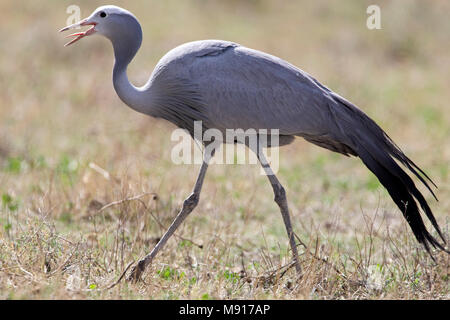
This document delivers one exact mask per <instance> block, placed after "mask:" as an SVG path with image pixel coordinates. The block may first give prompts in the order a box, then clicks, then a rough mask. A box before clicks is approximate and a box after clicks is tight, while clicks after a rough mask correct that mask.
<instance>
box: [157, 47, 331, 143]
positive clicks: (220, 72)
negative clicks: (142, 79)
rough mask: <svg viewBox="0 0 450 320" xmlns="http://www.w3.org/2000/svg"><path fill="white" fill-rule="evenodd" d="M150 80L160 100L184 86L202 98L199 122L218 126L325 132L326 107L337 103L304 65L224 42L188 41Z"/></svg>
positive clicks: (287, 132)
mask: <svg viewBox="0 0 450 320" xmlns="http://www.w3.org/2000/svg"><path fill="white" fill-rule="evenodd" d="M150 82H153V84H154V86H155V87H158V88H159V90H158V91H159V92H160V93H159V94H161V95H164V96H165V97H164V99H163V98H161V101H162V100H166V101H167V100H168V99H167V98H168V97H167V95H166V94H167V93H169V94H172V95H174V94H176V92H174V90H173V88H172V86H173V87H177V88H178V90H181V88H184V89H183V90H184V93H186V88H188V89H187V91H189V92H190V94H189V95H188V96H189V97H191V98H193V99H194V100H196V101H198V106H197V107H196V108H197V109H198V111H199V112H200V113H201V114H202V118H201V119H198V120H203V121H205V122H207V124H205V125H207V126H208V127H214V128H217V129H220V130H224V129H237V128H241V129H244V130H246V129H249V128H253V129H279V130H280V133H281V134H285V135H302V134H307V135H323V134H326V133H327V132H326V130H329V129H330V124H328V123H325V122H328V121H329V120H328V119H329V110H328V107H327V106H328V104H329V103H335V101H334V99H333V97H332V95H331V94H330V93H331V91H329V90H328V89H327V88H326V87H324V86H322V85H321V84H320V83H318V82H317V81H316V80H315V79H314V78H312V77H311V76H310V75H309V74H307V73H306V72H304V71H302V70H301V69H299V68H297V67H295V66H293V65H291V64H290V63H288V62H286V61H284V60H282V59H280V58H277V57H275V56H272V55H269V54H266V53H263V52H260V51H257V50H253V49H249V48H246V47H243V46H240V45H238V44H236V43H233V42H227V41H220V40H204V41H196V42H190V43H186V44H183V45H181V46H179V47H177V48H175V49H173V50H171V51H169V52H168V53H167V54H166V55H165V56H164V57H163V58H162V59H161V60H160V62H159V63H158V65H157V66H156V68H155V71H154V72H153V74H152V77H151V80H150ZM169 87H170V88H169ZM179 96H181V95H179ZM183 97H186V94H183ZM189 104H192V103H189ZM162 107H163V108H164V106H162ZM189 109H190V108H185V109H184V111H188V112H190V110H189ZM179 112H183V110H182V109H180V110H179ZM325 128H327V129H326V130H325Z"/></svg>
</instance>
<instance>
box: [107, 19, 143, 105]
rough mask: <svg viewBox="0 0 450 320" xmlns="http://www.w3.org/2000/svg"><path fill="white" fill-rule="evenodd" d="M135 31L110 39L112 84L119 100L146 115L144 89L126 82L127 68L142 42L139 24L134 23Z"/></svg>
mask: <svg viewBox="0 0 450 320" xmlns="http://www.w3.org/2000/svg"><path fill="white" fill-rule="evenodd" d="M135 29H136V30H134V31H133V32H129V33H125V32H123V33H122V34H120V36H119V37H117V38H112V39H111V42H112V45H113V48H114V57H115V63H114V69H113V84H114V89H115V90H116V92H117V95H118V96H119V98H120V99H121V100H122V101H123V102H124V103H125V104H127V105H128V106H129V107H130V108H132V109H134V110H136V111H138V112H142V113H148V109H149V107H150V106H149V104H150V101H149V100H148V97H146V96H147V94H146V92H147V91H148V90H146V88H145V87H136V86H134V85H133V84H132V83H130V81H129V80H128V76H127V68H128V65H129V63H130V62H131V61H132V60H133V58H134V56H135V55H136V53H137V51H138V50H139V47H140V45H141V41H142V32H141V29H140V26H139V24H137V23H136V28H135Z"/></svg>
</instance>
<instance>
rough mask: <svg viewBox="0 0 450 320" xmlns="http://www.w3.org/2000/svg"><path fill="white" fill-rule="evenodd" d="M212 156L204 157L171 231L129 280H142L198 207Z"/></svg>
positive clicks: (143, 259)
mask: <svg viewBox="0 0 450 320" xmlns="http://www.w3.org/2000/svg"><path fill="white" fill-rule="evenodd" d="M212 154H213V153H212ZM212 154H207V153H206V152H205V155H204V157H203V163H202V165H201V167H200V172H199V174H198V177H197V181H196V183H195V186H194V190H193V191H192V193H191V195H190V196H189V197H187V198H186V200H184V202H183V206H182V208H181V210H180V212H179V213H178V215H177V216H176V217H175V220H174V221H173V222H172V224H171V225H170V227H169V229H168V230H167V231H166V233H165V234H164V235H163V236H162V238H161V239H160V240H159V242H158V243H157V245H156V246H155V247H154V248H153V250H152V251H151V252H150V253H149V254H147V255H146V256H145V257H144V258H142V259H141V260H139V262H138V263H137V265H135V266H134V267H133V269H132V270H131V273H130V275H129V276H128V278H127V280H129V281H138V280H139V279H140V277H141V275H142V273H143V272H144V270H145V268H146V267H147V266H148V265H149V264H150V263H151V262H152V261H153V259H154V258H155V256H156V255H157V253H158V252H159V250H161V249H162V248H163V247H164V245H165V244H166V242H167V240H169V238H170V237H171V236H172V235H173V233H174V232H175V230H176V229H177V228H178V226H179V225H180V224H181V223H182V222H183V221H184V219H186V217H187V216H188V215H189V214H190V213H191V212H192V210H194V208H195V207H196V206H197V204H198V200H199V198H200V191H201V189H202V185H203V180H204V178H205V174H206V169H208V164H209V161H210V159H211V157H212Z"/></svg>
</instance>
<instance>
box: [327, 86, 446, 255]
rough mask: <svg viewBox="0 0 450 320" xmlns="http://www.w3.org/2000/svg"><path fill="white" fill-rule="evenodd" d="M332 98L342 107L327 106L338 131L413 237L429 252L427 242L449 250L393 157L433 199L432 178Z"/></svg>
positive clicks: (368, 121) (341, 100)
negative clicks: (430, 228)
mask: <svg viewBox="0 0 450 320" xmlns="http://www.w3.org/2000/svg"><path fill="white" fill-rule="evenodd" d="M334 98H335V99H336V100H337V101H338V102H339V103H338V104H339V109H341V108H342V107H343V108H344V109H345V111H344V112H334V110H333V108H330V111H331V113H332V114H333V116H334V117H338V115H339V118H340V119H339V121H336V123H337V125H338V127H339V129H340V130H339V131H341V132H342V133H343V134H344V135H345V139H346V140H347V141H348V142H349V144H351V148H352V149H353V151H354V152H355V153H356V154H357V155H358V156H359V157H360V158H361V160H362V161H363V163H364V164H365V165H366V166H367V168H369V170H370V171H372V172H373V173H374V174H375V175H376V176H377V178H378V180H379V181H380V183H381V184H382V185H383V186H384V187H385V188H386V189H387V191H388V192H389V194H390V196H391V197H392V199H393V200H394V202H395V204H396V205H397V206H398V207H399V209H400V210H401V211H402V213H403V216H404V217H405V219H406V221H407V222H408V224H409V225H410V227H411V229H412V231H413V233H414V235H415V237H416V239H417V240H418V241H419V242H420V243H422V244H423V245H424V246H425V248H426V250H427V251H428V253H430V255H431V252H430V245H431V246H432V247H434V248H439V249H441V250H443V251H445V252H447V253H450V251H448V250H446V249H445V248H444V245H445V244H446V241H445V238H444V236H443V234H442V232H441V230H440V228H439V226H438V224H437V222H436V219H435V217H434V215H433V212H432V211H431V209H430V207H429V206H428V203H427V201H426V200H425V198H424V197H423V195H422V194H421V193H420V191H419V190H418V189H417V188H416V186H415V184H414V182H413V180H412V179H411V178H410V177H409V176H408V174H406V172H405V171H404V170H403V169H402V168H401V167H400V166H399V165H398V163H397V162H396V161H395V160H397V161H398V162H400V163H401V164H402V165H404V166H405V167H406V168H408V169H409V170H410V171H411V172H412V173H413V174H414V175H415V176H416V177H417V178H418V179H419V180H420V181H421V182H422V183H423V184H424V185H425V186H426V187H427V188H428V190H429V191H430V192H431V194H432V195H433V196H434V198H435V199H436V200H437V198H436V196H435V194H434V192H433V190H431V188H430V186H429V184H428V182H430V183H432V184H433V185H434V186H435V187H436V185H435V184H434V182H433V181H432V180H431V179H430V178H429V177H428V176H427V175H426V174H425V173H424V172H423V171H422V170H421V169H420V168H419V167H418V166H417V165H416V164H415V163H414V162H413V161H412V160H411V159H409V158H408V157H407V156H406V155H405V154H404V153H403V152H402V151H401V150H400V148H399V147H398V146H397V145H396V144H395V143H394V142H393V141H392V139H391V138H390V137H389V136H388V135H387V134H386V133H385V132H384V131H383V129H381V128H380V127H379V126H378V125H377V124H376V123H375V121H373V120H372V119H370V118H369V117H368V116H367V115H366V114H365V113H364V112H362V111H361V110H360V109H358V108H357V107H356V106H354V105H353V104H352V103H350V102H348V101H347V100H345V99H344V98H342V97H340V96H337V95H336V96H335V97H334ZM341 111H342V109H341ZM342 117H343V118H344V119H342ZM336 120H338V119H336ZM422 175H423V176H422ZM427 181H428V182H427ZM416 201H417V202H416ZM417 203H418V204H419V205H420V207H421V208H422V211H423V212H425V214H426V216H427V217H428V219H429V220H430V221H431V223H432V225H433V227H434V228H435V229H436V231H437V233H438V235H439V237H440V238H441V239H442V240H443V242H444V245H442V244H440V243H439V242H438V241H437V240H436V239H435V238H434V237H433V236H432V235H431V234H430V233H429V232H428V230H427V229H426V227H425V224H424V222H423V220H422V217H421V214H420V210H419V207H418V205H417ZM431 257H432V256H431ZM432 258H433V257H432Z"/></svg>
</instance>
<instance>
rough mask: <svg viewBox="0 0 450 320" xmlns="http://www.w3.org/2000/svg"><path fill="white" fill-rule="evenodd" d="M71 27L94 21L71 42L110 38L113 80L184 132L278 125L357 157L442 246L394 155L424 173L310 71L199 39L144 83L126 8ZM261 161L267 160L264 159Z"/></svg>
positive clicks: (144, 108) (172, 54)
mask: <svg viewBox="0 0 450 320" xmlns="http://www.w3.org/2000/svg"><path fill="white" fill-rule="evenodd" d="M78 25H93V26H94V27H92V28H91V29H90V30H88V31H87V32H85V33H82V34H80V33H78V34H75V35H76V36H78V38H76V39H75V40H74V41H76V40H78V39H80V38H82V37H84V36H86V35H90V34H92V33H94V32H98V33H100V34H102V35H104V36H105V37H107V38H108V39H109V40H111V42H112V45H113V48H114V54H115V59H116V61H115V65H114V70H113V84H114V88H115V90H116V92H117V94H118V95H119V97H120V98H121V99H122V101H123V102H125V103H126V104H127V105H128V106H130V107H131V108H133V109H135V110H136V111H138V112H141V113H144V114H147V115H150V116H153V117H156V118H163V119H166V120H168V121H170V122H172V123H174V124H175V125H177V126H178V127H180V128H183V129H186V130H187V131H189V132H190V133H191V134H193V128H194V122H195V121H202V126H203V127H204V128H205V129H209V128H213V129H218V130H220V131H221V132H223V133H225V130H227V129H243V130H247V129H255V130H259V129H277V130H279V133H280V143H281V144H282V145H283V144H288V143H290V142H292V141H293V139H294V137H295V136H300V137H303V138H305V139H306V140H308V141H309V142H312V143H314V144H316V145H318V146H321V147H323V148H326V149H329V150H331V151H335V152H339V153H341V154H344V155H353V156H358V157H360V158H361V160H362V161H363V163H364V164H365V165H366V166H367V167H368V169H369V170H371V171H372V172H373V173H374V174H375V175H376V176H377V178H378V179H379V180H380V182H381V184H383V186H384V187H385V188H386V189H387V190H388V192H389V194H390V195H391V197H392V199H393V200H394V202H395V203H396V204H397V206H398V207H399V208H400V210H401V211H402V213H403V215H404V217H405V218H406V220H407V221H408V223H409V225H410V226H411V229H412V231H413V233H414V235H415V236H416V238H417V240H418V241H419V242H421V243H422V244H423V245H424V246H425V248H426V249H427V250H429V249H430V245H431V246H433V247H438V248H440V249H442V250H444V251H446V250H445V249H444V248H443V246H442V245H441V244H440V243H439V242H438V241H437V240H436V239H435V238H434V237H433V236H432V235H431V234H430V233H429V232H428V231H427V229H426V228H425V225H424V223H423V220H422V218H421V215H420V210H419V207H418V206H417V203H418V204H419V205H420V207H421V209H422V211H424V212H425V214H426V215H427V217H428V218H429V219H430V220H431V222H432V224H433V226H434V227H435V229H436V230H437V232H438V234H439V236H440V237H441V238H442V239H443V240H444V237H443V235H442V233H441V232H440V229H439V227H438V225H437V222H436V220H435V218H434V216H433V214H432V212H431V209H430V208H429V206H428V204H427V202H426V200H425V199H424V197H423V196H422V194H421V193H420V191H419V190H418V189H417V188H416V186H415V184H414V182H413V181H412V179H411V178H410V177H409V176H408V175H407V174H406V172H405V171H404V170H403V169H402V168H401V167H400V166H399V165H398V163H397V162H396V160H397V161H399V162H400V163H401V164H403V165H404V166H405V167H406V168H408V169H409V170H410V171H411V172H412V173H414V174H415V175H416V176H417V177H418V178H419V179H420V180H421V181H422V182H423V183H424V184H425V185H426V187H427V188H428V189H429V190H430V191H431V189H430V187H429V186H428V184H427V182H426V180H425V179H428V177H427V176H426V175H425V174H424V173H423V171H422V170H421V169H420V168H419V167H417V166H416V165H415V164H414V163H413V162H412V161H411V160H410V159H409V158H408V157H407V156H406V155H405V154H404V153H403V152H402V151H401V150H400V149H399V148H398V147H397V146H396V145H395V143H394V142H393V141H392V140H391V139H390V138H389V136H388V135H387V134H386V133H385V132H384V131H383V130H382V129H381V128H380V127H379V126H378V125H377V124H376V123H375V122H374V121H373V120H372V119H370V118H369V117H368V116H367V115H366V114H365V113H364V112H362V111H361V110H360V109H359V108H357V107H356V106H355V105H354V104H352V103H351V102H349V101H347V100H346V99H344V98H342V97H341V96H339V95H338V94H336V93H334V92H333V91H332V90H330V89H328V88H327V87H325V86H324V85H322V84H320V83H319V82H318V81H317V80H316V79H314V78H313V77H312V76H310V75H309V74H308V73H306V72H304V71H302V70H301V69H299V68H297V67H295V66H293V65H292V64H290V63H288V62H286V61H284V60H282V59H280V58H278V57H275V56H272V55H269V54H267V53H264V52H261V51H257V50H253V49H250V48H246V47H244V46H241V45H239V44H236V43H233V42H228V41H221V40H203V41H195V42H189V43H186V44H183V45H181V46H178V47H176V48H174V49H172V50H171V51H169V52H168V53H167V54H166V55H165V56H164V57H163V58H162V59H161V60H160V61H159V62H158V64H157V66H156V67H155V69H154V71H153V73H152V74H151V76H150V79H149V80H148V82H147V83H146V84H145V85H144V86H143V87H140V88H137V87H135V86H134V85H132V84H131V83H130V82H129V81H128V76H127V66H128V64H129V63H130V62H131V61H132V59H133V58H134V56H135V54H136V53H137V51H138V50H139V47H140V45H141V41H142V30H141V27H140V25H139V23H138V21H137V19H136V18H135V17H134V16H133V15H132V14H131V13H130V12H128V11H126V10H124V9H121V8H118V7H114V6H104V7H100V8H98V9H97V10H96V11H94V13H93V14H92V15H91V16H90V17H89V18H87V19H85V20H83V21H82V22H80V23H79V24H78ZM66 29H67V28H65V29H63V30H66ZM74 41H72V42H70V43H73V42H74ZM211 156H212V154H211V155H205V161H204V165H202V168H201V171H200V174H199V178H198V180H197V183H196V186H195V188H194V192H193V194H192V195H191V196H190V197H189V198H188V199H187V200H186V201H185V203H184V205H183V209H182V210H181V212H180V213H179V215H178V216H177V218H176V220H175V221H174V223H173V225H172V226H171V227H170V228H169V230H168V232H167V233H166V234H165V235H164V237H163V238H162V240H161V242H160V243H158V245H157V246H156V247H155V249H154V250H153V251H152V253H150V254H149V255H147V256H146V257H145V259H143V260H141V261H140V262H139V268H138V269H135V271H136V270H137V271H136V272H137V274H139V272H138V271H139V270H141V271H142V270H143V269H144V268H145V266H146V265H147V264H148V263H150V261H151V260H152V259H153V258H154V256H155V255H156V253H157V252H158V250H159V249H160V248H161V247H162V246H163V245H164V244H165V242H166V241H167V240H168V238H169V237H170V236H171V235H172V233H173V232H174V231H175V229H176V227H177V226H178V225H179V224H180V223H181V222H182V221H183V220H184V218H185V217H186V216H187V215H188V214H189V213H190V212H191V211H192V209H193V208H194V207H195V205H196V204H197V202H198V197H199V195H200V189H201V186H202V183H203V178H204V175H205V172H206V168H207V164H208V161H209V159H210V157H211ZM258 157H260V155H258ZM261 157H262V156H261ZM261 160H264V159H263V158H262V159H261V158H260V161H261ZM261 163H262V164H263V167H264V168H267V167H268V165H267V164H266V163H264V161H261ZM418 171H419V172H420V173H422V174H423V175H424V177H422V176H421V174H420V173H419V172H418ZM269 180H270V182H271V184H272V187H273V189H274V193H275V201H276V202H277V204H278V205H279V206H280V210H281V213H282V215H283V219H284V222H285V224H286V229H287V232H288V235H289V237H290V244H291V249H292V250H293V253H294V258H295V259H296V261H297V260H298V257H297V249H296V246H295V241H294V237H293V231H292V227H291V224H290V218H289V212H288V208H287V201H286V197H285V191H284V189H283V187H282V186H281V184H280V183H279V181H278V179H277V178H276V177H275V176H271V175H269ZM428 180H429V179H428ZM429 181H431V180H429ZM431 192H432V191H431ZM433 195H434V194H433ZM444 242H445V240H444ZM447 252H448V251H447ZM297 265H298V261H297ZM298 270H300V269H299V267H298Z"/></svg>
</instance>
